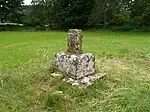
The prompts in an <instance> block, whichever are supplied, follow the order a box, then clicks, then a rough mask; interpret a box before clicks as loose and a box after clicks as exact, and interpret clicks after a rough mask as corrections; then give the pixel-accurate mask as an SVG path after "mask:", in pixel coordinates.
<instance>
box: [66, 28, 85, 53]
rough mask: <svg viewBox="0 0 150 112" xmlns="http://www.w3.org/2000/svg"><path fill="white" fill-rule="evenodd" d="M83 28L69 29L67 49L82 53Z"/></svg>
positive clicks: (71, 51)
mask: <svg viewBox="0 0 150 112" xmlns="http://www.w3.org/2000/svg"><path fill="white" fill-rule="evenodd" d="M82 38H83V35H82V30H80V29H69V31H68V37H67V45H68V49H67V51H68V52H70V53H74V54H81V53H82Z"/></svg>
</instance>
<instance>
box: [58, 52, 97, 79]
mask: <svg viewBox="0 0 150 112" xmlns="http://www.w3.org/2000/svg"><path fill="white" fill-rule="evenodd" d="M56 67H57V68H58V69H59V70H60V71H61V72H65V73H66V74H67V75H68V76H69V77H72V78H74V79H80V78H83V77H85V76H88V75H90V74H93V73H94V72H95V57H94V56H93V55H92V54H91V53H85V54H80V55H74V54H68V53H65V52H60V53H57V54H56Z"/></svg>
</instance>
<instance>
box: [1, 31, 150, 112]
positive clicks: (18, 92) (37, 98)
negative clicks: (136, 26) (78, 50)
mask: <svg viewBox="0 0 150 112" xmlns="http://www.w3.org/2000/svg"><path fill="white" fill-rule="evenodd" d="M83 34H84V38H83V50H84V52H91V53H93V54H94V55H95V57H96V70H97V72H100V73H104V74H106V77H105V78H103V79H101V80H98V81H97V82H95V84H93V85H92V86H90V87H88V88H78V87H71V86H70V85H68V84H66V83H64V82H63V81H62V77H57V78H54V77H52V76H51V73H53V72H54V71H55V69H54V68H53V63H54V56H55V53H56V52H59V51H64V50H66V49H67V47H66V35H67V32H58V31H51V32H0V112H150V33H137V32H110V31H84V33H83ZM57 91H62V92H63V94H56V92H57Z"/></svg>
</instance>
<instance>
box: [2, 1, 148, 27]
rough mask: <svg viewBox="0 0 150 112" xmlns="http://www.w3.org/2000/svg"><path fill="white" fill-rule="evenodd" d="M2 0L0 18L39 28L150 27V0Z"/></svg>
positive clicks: (4, 20) (3, 20)
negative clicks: (29, 3)
mask: <svg viewBox="0 0 150 112" xmlns="http://www.w3.org/2000/svg"><path fill="white" fill-rule="evenodd" d="M22 4H23V0H1V1H0V21H1V22H19V23H23V24H24V25H25V26H27V27H34V28H36V29H38V30H45V29H68V28H81V29H86V28H87V29H90V28H107V29H113V30H133V29H137V30H150V0H32V4H31V5H29V6H25V5H22Z"/></svg>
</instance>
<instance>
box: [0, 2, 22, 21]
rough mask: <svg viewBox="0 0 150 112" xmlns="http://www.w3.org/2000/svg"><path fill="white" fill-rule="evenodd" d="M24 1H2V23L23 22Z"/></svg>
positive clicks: (0, 6) (0, 12)
mask: <svg viewBox="0 0 150 112" xmlns="http://www.w3.org/2000/svg"><path fill="white" fill-rule="evenodd" d="M22 4H23V0H1V1H0V21H1V22H21V19H20V17H21V16H22V15H23V13H22Z"/></svg>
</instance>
